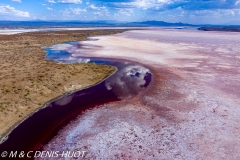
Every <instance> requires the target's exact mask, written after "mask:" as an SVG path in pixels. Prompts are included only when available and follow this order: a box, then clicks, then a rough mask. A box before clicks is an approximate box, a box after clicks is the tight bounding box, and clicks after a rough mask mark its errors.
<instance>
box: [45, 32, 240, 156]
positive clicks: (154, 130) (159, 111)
mask: <svg viewBox="0 0 240 160" xmlns="http://www.w3.org/2000/svg"><path fill="white" fill-rule="evenodd" d="M239 37H240V34H239V33H227V32H200V31H176V30H175V31H174V30H139V31H128V32H124V33H121V34H117V35H112V36H103V37H95V38H96V39H99V40H98V41H88V42H82V44H84V45H85V46H88V47H86V48H85V49H78V48H72V49H70V50H69V51H70V52H72V53H73V54H75V55H76V56H77V55H78V54H79V53H80V52H81V54H83V53H85V55H86V56H96V57H113V58H118V59H126V60H132V61H136V62H140V63H142V64H144V65H145V66H147V68H149V69H150V71H151V72H152V73H153V81H152V83H151V84H150V86H149V87H148V88H147V90H146V91H144V92H141V93H140V94H139V95H138V96H136V97H134V98H130V99H124V100H122V101H118V102H113V103H110V104H105V105H103V106H99V107H98V108H95V109H93V110H91V111H88V112H86V113H85V115H84V116H81V117H79V118H78V119H76V120H75V121H73V122H72V123H70V124H69V125H68V126H66V128H65V129H63V130H62V131H60V133H59V135H58V136H56V137H55V138H54V139H53V140H52V141H51V142H50V143H49V144H48V145H46V146H45V148H44V150H46V151H49V150H51V151H53V150H55V151H60V150H63V151H64V150H73V151H74V150H84V151H87V154H86V156H85V159H186V160H193V159H211V160H219V159H234V160H237V159H240V152H239V148H240V128H239V122H240V116H239V115H240V100H239V97H240V90H239V88H240V83H239V79H240V77H239V75H240V70H239V68H240V46H239V42H240V38H239ZM94 46H97V47H96V48H98V49H97V50H94ZM87 48H91V51H90V52H88V51H87V50H88V49H87ZM118 83H119V84H118V85H120V86H121V80H119V82H118Z"/></svg>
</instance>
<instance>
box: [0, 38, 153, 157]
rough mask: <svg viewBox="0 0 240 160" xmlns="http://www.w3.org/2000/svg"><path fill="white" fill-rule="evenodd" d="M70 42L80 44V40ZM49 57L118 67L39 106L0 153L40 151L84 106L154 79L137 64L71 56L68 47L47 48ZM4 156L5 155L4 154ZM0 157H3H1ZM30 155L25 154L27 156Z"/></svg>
mask: <svg viewBox="0 0 240 160" xmlns="http://www.w3.org/2000/svg"><path fill="white" fill-rule="evenodd" d="M68 44H70V45H72V46H74V47H76V45H77V47H78V48H81V45H79V42H69V43H68ZM45 51H46V52H47V55H46V58H47V59H49V60H54V61H58V62H64V63H80V62H87V63H96V64H106V65H111V66H115V67H116V68H117V69H118V70H117V71H116V72H115V73H114V74H113V75H111V76H110V77H108V78H107V79H105V80H104V81H102V82H100V83H99V84H96V85H94V86H91V87H89V88H85V89H82V90H80V91H76V92H74V93H68V94H66V95H64V96H62V97H59V98H56V99H54V100H52V101H51V102H49V103H47V104H46V105H45V106H44V107H43V108H41V109H39V110H38V111H36V112H35V113H33V114H32V115H30V116H29V117H28V118H26V119H25V120H24V121H23V122H22V123H20V124H19V125H18V126H17V127H16V128H15V129H13V130H12V131H11V132H10V133H9V134H8V135H7V136H6V137H5V140H4V141H3V142H2V143H1V144H0V153H2V152H3V151H7V152H8V153H10V152H11V151H18V152H19V151H25V152H27V151H37V150H41V148H42V146H44V145H45V144H47V143H48V142H49V141H50V140H51V139H52V138H53V137H54V136H55V135H57V133H58V131H59V130H60V129H62V128H63V127H64V126H66V125H67V124H68V123H69V122H70V121H72V120H74V119H75V118H76V117H78V116H79V115H81V114H82V113H83V112H84V111H85V110H87V109H91V108H94V107H96V106H99V105H102V104H106V103H109V102H114V101H120V100H121V99H124V98H131V97H133V96H135V95H137V94H138V93H139V92H140V91H142V90H144V88H146V87H147V86H148V85H149V83H150V82H151V79H152V75H151V73H150V71H149V70H148V69H147V68H145V67H143V66H141V65H139V64H137V63H132V62H127V61H121V60H113V59H101V58H86V57H72V55H71V53H69V52H67V51H65V50H56V49H53V48H51V47H49V48H45ZM1 158H2V157H1ZM1 158H0V159H1ZM21 159H28V158H27V157H26V155H25V157H24V158H21Z"/></svg>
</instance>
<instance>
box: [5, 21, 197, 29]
mask: <svg viewBox="0 0 240 160" xmlns="http://www.w3.org/2000/svg"><path fill="white" fill-rule="evenodd" d="M147 26H194V25H191V24H184V23H180V22H179V23H168V22H164V21H144V22H118V21H42V20H34V21H0V28H8V29H19V28H25V29H34V28H64V27H65V28H67V27H147Z"/></svg>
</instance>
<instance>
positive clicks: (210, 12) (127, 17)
mask: <svg viewBox="0 0 240 160" xmlns="http://www.w3.org/2000/svg"><path fill="white" fill-rule="evenodd" d="M35 19H41V20H83V21H85V20H117V21H146V20H160V21H161V20H162V21H167V22H184V23H193V24H206V23H210V24H224V23H228V22H235V23H238V24H240V0H1V1H0V20H35Z"/></svg>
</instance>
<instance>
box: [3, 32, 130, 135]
mask: <svg viewBox="0 0 240 160" xmlns="http://www.w3.org/2000/svg"><path fill="white" fill-rule="evenodd" d="M123 31H125V30H104V31H101V30H98V31H97V30H96V31H58V32H48V33H44V32H32V33H22V34H17V35H0V46H2V47H1V49H0V58H1V60H2V65H0V68H2V70H1V71H0V82H1V85H0V93H1V94H3V95H4V96H3V97H1V98H0V117H1V123H0V126H1V130H0V135H1V136H0V137H1V139H2V138H3V137H5V136H6V135H7V134H8V133H9V132H10V131H11V130H12V129H13V128H12V127H13V126H16V124H19V123H21V122H22V121H23V119H25V118H26V117H28V116H29V114H32V113H33V112H35V111H36V110H37V109H39V108H42V107H43V105H42V104H46V101H45V100H44V99H49V98H50V100H51V99H54V98H56V97H59V96H62V95H65V94H67V93H69V92H72V90H66V91H65V89H64V88H62V87H63V86H71V84H76V83H77V84H80V85H79V86H78V87H80V88H77V90H79V89H80V90H81V89H82V88H86V87H87V86H92V85H94V84H96V83H98V82H99V80H101V79H102V78H104V79H105V78H106V76H108V75H111V74H112V72H113V70H115V69H114V68H112V67H109V66H106V65H95V64H89V63H87V64H86V63H84V64H62V63H61V64H59V63H57V62H54V61H51V60H47V59H45V55H46V52H44V50H43V49H42V48H41V47H42V46H51V45H53V44H58V43H63V42H68V41H81V40H84V39H86V38H87V37H89V36H91V35H96V34H99V35H104V34H105V35H106V34H115V33H119V32H123ZM46 34H47V35H48V39H47V40H46V39H45V40H42V38H43V39H44V37H46ZM77 34H80V35H81V37H79V38H78V37H77V36H76V35H77ZM21 37H27V38H28V39H31V37H32V38H33V39H34V40H33V41H29V40H28V42H25V43H27V45H25V43H24V41H18V40H17V39H18V38H21ZM51 37H52V38H51ZM55 37H56V38H55ZM54 38H55V40H54ZM6 39H7V40H8V41H6ZM24 39H25V38H24ZM36 39H37V41H36ZM2 40H3V41H2ZM38 41H42V42H43V43H42V44H40V45H36V44H37V43H38ZM11 43H12V44H14V45H7V44H11ZM21 44H24V45H25V46H26V47H23V46H22V45H21ZM17 45H19V46H17ZM15 46H16V47H15ZM10 57H11V58H10ZM5 59H6V60H5ZM22 64H23V65H22ZM18 66H19V67H18ZM54 70H55V71H54ZM114 72H115V71H114ZM42 76H43V77H42ZM74 77H75V78H74ZM46 84H47V85H46ZM19 89H20V90H19ZM67 89H70V88H67ZM74 90H76V89H74ZM61 93H63V94H61ZM16 95H17V96H16ZM18 96H19V97H18ZM41 97H42V98H41ZM44 97H45V98H44ZM51 97H52V98H51ZM50 100H47V102H49V101H50Z"/></svg>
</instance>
